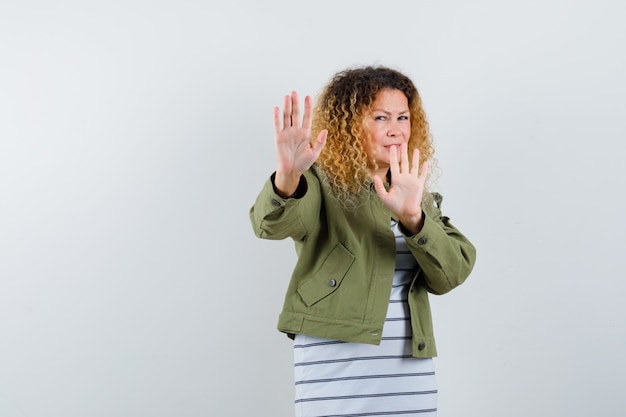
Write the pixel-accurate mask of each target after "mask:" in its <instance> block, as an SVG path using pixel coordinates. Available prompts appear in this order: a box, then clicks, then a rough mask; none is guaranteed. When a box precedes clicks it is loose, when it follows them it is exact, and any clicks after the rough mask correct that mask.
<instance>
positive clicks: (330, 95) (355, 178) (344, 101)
mask: <svg viewBox="0 0 626 417" xmlns="http://www.w3.org/2000/svg"><path fill="white" fill-rule="evenodd" d="M389 89H391V90H400V91H402V92H403V93H404V95H405V96H406V97H407V99H408V103H409V110H410V114H411V136H410V138H409V142H408V150H409V155H412V154H413V150H414V149H416V148H417V149H419V151H420V164H421V163H422V162H424V161H426V160H428V161H429V162H430V164H429V165H431V168H432V165H434V163H435V160H434V158H433V155H434V147H433V142H432V136H431V134H430V130H429V126H428V121H427V120H426V114H425V113H424V109H423V108H422V100H421V98H420V96H419V93H418V91H417V88H416V87H415V85H414V84H413V82H412V81H411V80H410V79H409V78H408V77H407V76H406V75H404V74H402V73H400V72H399V71H396V70H394V69H391V68H387V67H383V66H378V67H372V66H367V67H361V68H351V69H346V70H343V71H340V72H338V73H337V74H335V75H334V76H333V77H332V78H331V80H330V82H329V83H328V84H327V85H326V87H324V89H323V90H322V92H321V93H320V95H319V97H318V98H317V100H316V102H315V105H314V107H313V120H312V132H311V137H312V138H316V137H317V135H318V134H319V132H320V131H322V130H323V129H326V130H328V139H327V141H326V146H325V147H324V149H323V150H322V153H321V154H320V156H319V158H318V160H317V162H316V164H317V166H318V167H319V168H320V170H321V171H322V172H323V173H324V175H325V177H326V179H327V181H328V183H329V185H330V188H331V189H332V191H333V193H334V195H335V196H336V197H337V199H338V200H339V201H340V202H341V203H342V204H343V205H344V206H346V207H354V206H355V205H356V204H358V201H359V198H358V196H359V194H360V193H361V191H362V190H364V189H367V188H368V184H369V183H370V181H371V180H370V172H372V171H373V170H375V169H376V168H377V164H376V161H375V160H374V158H373V155H368V153H367V151H366V149H368V147H369V143H370V140H371V138H370V137H369V135H368V133H367V129H365V128H364V122H365V118H366V116H367V115H368V114H370V112H371V105H372V103H373V102H374V100H375V99H376V95H377V94H378V93H379V92H380V91H382V90H389ZM424 195H425V196H426V195H428V193H426V192H425V193H424Z"/></svg>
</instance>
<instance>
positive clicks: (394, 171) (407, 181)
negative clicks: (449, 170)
mask: <svg viewBox="0 0 626 417" xmlns="http://www.w3.org/2000/svg"><path fill="white" fill-rule="evenodd" d="M419 160H420V153H419V150H418V149H415V151H414V152H413V158H412V161H411V163H410V164H409V155H408V150H407V144H406V143H403V144H402V145H401V147H400V161H398V151H397V149H396V147H392V148H391V149H390V150H389V165H390V166H389V169H390V170H391V184H390V186H389V191H387V190H386V189H385V186H384V184H383V179H382V178H380V177H379V176H375V177H374V178H373V179H374V187H375V188H376V192H377V193H378V196H379V197H380V199H381V201H382V202H383V204H384V205H385V206H386V207H387V208H388V209H389V210H391V212H392V213H393V214H395V215H396V216H398V220H399V221H400V223H402V225H403V226H404V228H405V229H407V231H409V232H411V233H413V234H417V233H419V231H420V230H421V229H422V226H423V224H424V218H423V213H422V195H423V194H424V184H425V183H426V177H427V174H428V162H427V161H424V163H423V164H422V166H421V167H420V164H419ZM420 168H421V169H420Z"/></svg>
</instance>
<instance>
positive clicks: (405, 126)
mask: <svg viewBox="0 0 626 417" xmlns="http://www.w3.org/2000/svg"><path fill="white" fill-rule="evenodd" d="M365 129H366V130H367V132H368V133H369V136H370V140H371V143H369V144H368V146H366V151H367V154H368V155H369V157H370V158H372V159H374V160H375V161H376V163H377V164H378V171H379V172H378V173H377V174H378V175H380V174H381V173H382V175H384V174H386V172H387V169H389V150H390V149H391V148H392V147H394V146H395V147H396V148H397V150H398V155H400V153H399V151H400V145H401V144H403V143H408V141H409V137H410V136H411V113H410V110H409V101H408V99H407V98H406V96H405V95H404V93H403V92H402V91H400V90H389V89H387V90H381V91H379V92H378V94H376V99H375V100H374V102H373V103H372V112H371V113H370V114H369V115H366V116H365Z"/></svg>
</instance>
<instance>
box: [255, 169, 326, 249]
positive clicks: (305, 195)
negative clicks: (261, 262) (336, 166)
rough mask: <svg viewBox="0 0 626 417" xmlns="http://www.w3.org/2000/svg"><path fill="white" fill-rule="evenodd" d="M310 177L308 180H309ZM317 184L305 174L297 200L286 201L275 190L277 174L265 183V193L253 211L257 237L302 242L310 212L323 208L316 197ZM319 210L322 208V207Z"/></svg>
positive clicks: (258, 199)
mask: <svg viewBox="0 0 626 417" xmlns="http://www.w3.org/2000/svg"><path fill="white" fill-rule="evenodd" d="M307 177H308V178H307ZM316 184H317V183H316V181H311V175H310V174H309V173H305V174H304V175H302V177H301V178H300V184H299V185H298V189H297V191H296V194H297V197H296V198H286V199H285V198H282V197H281V196H280V195H278V194H277V193H276V191H275V189H274V174H272V176H271V177H270V178H268V179H267V181H265V184H264V185H263V188H262V189H261V192H260V193H259V195H258V196H257V198H256V201H255V203H254V205H253V206H252V208H251V209H250V221H251V222H252V228H253V229H254V234H255V235H256V236H257V237H259V238H262V239H272V240H280V239H285V238H288V237H291V238H293V239H294V240H302V239H304V237H305V236H306V234H307V227H306V222H305V221H304V220H303V219H304V218H305V217H306V212H308V211H311V210H315V206H316V205H317V207H319V199H318V198H315V194H316V193H315V192H314V191H315V190H312V189H311V188H315V185H316ZM318 210H319V208H318Z"/></svg>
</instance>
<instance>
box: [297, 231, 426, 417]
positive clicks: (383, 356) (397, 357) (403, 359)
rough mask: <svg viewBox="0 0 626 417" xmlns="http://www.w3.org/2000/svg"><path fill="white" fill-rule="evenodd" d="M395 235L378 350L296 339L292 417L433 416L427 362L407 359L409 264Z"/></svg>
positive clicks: (411, 262) (409, 257) (409, 258)
mask: <svg viewBox="0 0 626 417" xmlns="http://www.w3.org/2000/svg"><path fill="white" fill-rule="evenodd" d="M392 229H393V231H394V234H395V235H396V271H395V274H394V278H393V287H392V290H391V297H390V301H389V309H388V311H387V318H386V320H385V326H384V329H383V335H382V341H381V344H380V345H378V346H376V345H367V344H360V343H346V342H341V341H337V340H328V339H320V338H316V337H311V336H307V335H296V339H295V343H294V373H295V384H296V390H295V391H296V400H295V410H296V417H366V416H420V417H433V416H436V415H437V385H436V379H435V369H434V364H433V359H432V358H425V359H424V358H414V357H412V356H411V328H410V321H409V320H410V319H409V312H408V305H407V294H408V290H409V284H410V283H411V278H412V273H413V270H414V268H415V259H414V258H413V256H412V255H411V253H410V252H409V250H408V248H407V245H406V242H405V241H404V238H402V236H401V235H400V233H399V232H398V230H397V224H395V223H392Z"/></svg>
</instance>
